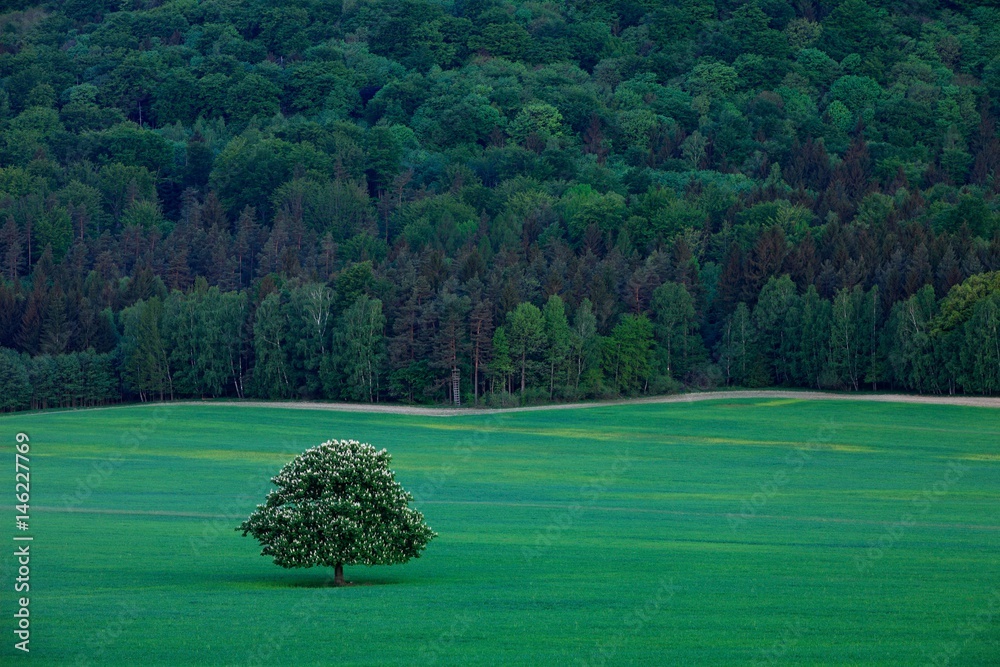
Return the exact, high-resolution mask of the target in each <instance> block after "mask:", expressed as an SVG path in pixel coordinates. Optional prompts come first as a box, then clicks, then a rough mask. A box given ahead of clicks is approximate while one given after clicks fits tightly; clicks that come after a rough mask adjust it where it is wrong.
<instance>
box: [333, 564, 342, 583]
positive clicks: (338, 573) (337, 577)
mask: <svg viewBox="0 0 1000 667" xmlns="http://www.w3.org/2000/svg"><path fill="white" fill-rule="evenodd" d="M333 585H334V586H343V585H344V564H343V563H337V565H336V566H334V568H333Z"/></svg>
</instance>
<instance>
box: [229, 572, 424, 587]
mask: <svg viewBox="0 0 1000 667" xmlns="http://www.w3.org/2000/svg"><path fill="white" fill-rule="evenodd" d="M345 574H346V578H347V583H346V584H345V585H343V586H334V584H333V572H332V571H331V572H330V574H329V575H327V574H325V573H323V572H316V573H314V574H307V573H304V572H302V573H299V572H294V573H291V572H290V573H288V574H283V573H280V572H279V573H276V574H274V575H264V576H253V575H245V576H232V577H226V578H225V579H224V581H227V582H228V583H231V584H235V585H237V586H239V587H240V588H358V587H362V586H405V585H407V584H410V583H412V580H410V579H406V578H402V577H391V576H384V575H382V576H379V575H372V574H363V573H360V572H359V573H357V574H356V575H354V576H351V574H350V573H345ZM215 581H219V579H217V578H216V579H215Z"/></svg>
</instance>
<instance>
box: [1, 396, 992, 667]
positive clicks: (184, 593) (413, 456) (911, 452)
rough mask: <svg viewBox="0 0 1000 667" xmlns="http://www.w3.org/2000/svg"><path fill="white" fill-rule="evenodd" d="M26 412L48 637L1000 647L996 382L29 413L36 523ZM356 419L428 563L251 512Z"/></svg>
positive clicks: (168, 660)
mask: <svg viewBox="0 0 1000 667" xmlns="http://www.w3.org/2000/svg"><path fill="white" fill-rule="evenodd" d="M19 431H24V432H26V433H28V434H29V436H30V437H31V453H30V457H31V461H30V465H31V505H32V511H31V514H30V531H29V534H30V535H31V536H33V537H34V541H33V542H32V543H31V553H32V558H31V575H30V576H31V581H30V585H31V591H30V612H31V621H32V624H31V631H32V634H31V643H30V647H31V660H32V663H33V664H54V665H73V664H95V665H98V664H143V665H160V664H178V665H180V664H193V663H199V664H217V665H223V664H264V665H271V664H289V665H309V664H317V665H320V664H321V665H334V664H336V665H341V664H347V665H355V664H357V665H383V664H389V665H395V664H398V665H422V664H427V665H431V664H435V665H470V664H525V665H547V664H559V665H617V664H622V665H635V664H650V665H742V664H760V665H767V664H809V665H823V664H828V665H876V664H877V665H914V664H928V665H931V664H933V665H943V664H947V665H988V664H994V665H995V664H1000V411H996V410H991V409H985V408H966V407H952V406H927V405H904V404H884V403H864V402H854V401H804V400H773V399H768V400H750V399H743V400H732V399H727V398H725V397H723V398H720V399H719V400H709V401H702V402H697V403H675V404H662V405H653V404H646V405H628V406H614V407H600V408H591V409H578V410H544V411H534V412H513V413H501V414H470V415H469V416H460V417H447V418H441V417H436V418H435V417H425V416H409V415H391V414H362V413H346V412H327V411H312V410H294V409H279V408H263V407H254V408H248V407H233V406H224V405H212V404H206V405H173V406H170V405H167V406H137V407H121V408H112V409H104V410H91V411H67V412H49V413H31V414H17V415H8V416H4V417H2V418H0V439H2V442H3V443H4V449H3V451H4V452H5V453H4V456H5V457H7V458H8V462H7V463H5V464H4V468H5V469H7V470H8V475H7V479H6V481H5V482H4V483H5V484H6V485H7V487H8V488H7V489H6V490H4V491H3V493H4V494H5V495H6V496H7V498H8V502H7V503H6V505H5V507H6V508H7V510H6V512H7V514H8V516H7V517H6V519H3V522H4V523H5V524H6V525H7V526H8V528H7V529H6V531H5V534H6V535H7V537H6V539H7V541H8V545H10V544H12V542H11V540H12V538H13V536H14V535H15V533H16V531H15V529H14V508H13V505H14V503H13V502H12V500H11V499H12V497H13V491H14V473H13V468H14V436H15V434H16V433H17V432H19ZM335 437H336V438H354V439H358V440H362V441H368V442H371V443H372V444H374V445H376V446H377V447H386V448H388V449H389V451H390V452H391V453H392V454H393V467H394V469H395V470H396V473H397V479H398V480H399V481H400V482H401V483H402V484H403V485H404V487H406V488H407V490H409V491H410V492H411V493H413V495H414V496H415V501H414V505H415V506H416V507H417V508H418V509H420V510H421V511H422V512H423V513H424V515H425V517H426V520H427V523H428V524H429V525H430V526H431V527H432V528H433V529H434V530H435V531H437V532H438V533H439V537H438V538H437V539H435V540H434V541H433V542H431V544H430V546H429V547H428V548H427V550H426V551H425V552H424V554H423V556H422V557H420V558H419V559H415V560H413V561H411V562H410V563H408V564H406V565H397V566H392V567H374V568H368V567H348V568H346V576H347V579H348V580H349V581H352V582H353V585H351V586H348V587H344V588H333V587H330V586H328V585H327V584H328V583H329V582H330V581H331V580H332V572H326V571H323V570H321V569H316V568H314V569H303V570H284V569H282V568H279V567H277V566H275V565H274V564H273V563H272V562H271V561H270V559H267V558H264V557H262V556H260V555H259V552H260V549H259V546H258V545H257V543H256V542H255V541H253V540H252V539H251V538H244V537H242V536H241V535H240V534H239V533H238V532H236V531H235V529H234V528H235V526H236V525H238V524H239V522H240V521H241V520H242V519H243V518H245V517H246V515H247V514H249V512H250V511H251V510H252V509H253V508H254V506H255V505H256V504H257V503H258V502H261V501H262V500H263V498H264V496H265V494H266V492H267V490H268V489H269V488H270V485H269V478H270V477H271V476H272V475H273V474H275V473H276V472H277V471H278V470H279V469H280V467H281V466H282V465H283V464H284V463H286V462H287V461H288V460H290V459H291V458H292V457H294V456H295V455H296V454H298V453H299V452H301V451H303V450H305V449H307V448H309V447H311V446H314V445H316V444H319V443H320V442H322V441H324V440H326V439H329V438H335ZM10 551H11V549H5V552H6V555H4V556H3V557H2V562H0V569H2V573H3V583H2V586H3V597H2V600H3V606H2V608H3V610H4V611H3V614H2V618H3V620H0V636H3V637H6V638H7V641H6V642H5V645H4V646H3V647H2V648H0V656H3V661H4V662H6V663H8V664H11V663H12V660H11V659H12V658H14V657H15V656H16V655H17V654H18V653H19V652H18V651H15V650H14V647H13V644H14V642H15V641H16V638H15V637H14V635H13V633H12V630H13V629H14V627H15V622H14V619H13V616H12V614H13V611H12V610H13V609H14V603H15V599H16V597H17V596H15V594H14V593H13V583H14V577H15V576H16V573H15V569H16V565H15V562H14V559H13V557H12V556H10Z"/></svg>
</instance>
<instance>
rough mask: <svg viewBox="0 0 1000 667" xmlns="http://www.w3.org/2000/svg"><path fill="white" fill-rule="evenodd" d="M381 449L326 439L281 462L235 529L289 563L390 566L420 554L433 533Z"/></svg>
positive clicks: (339, 572)
mask: <svg viewBox="0 0 1000 667" xmlns="http://www.w3.org/2000/svg"><path fill="white" fill-rule="evenodd" d="M391 460H392V457H391V456H390V455H389V453H388V452H387V451H386V450H385V449H382V450H376V449H375V448H374V447H373V446H372V445H370V444H367V443H361V442H358V441H357V440H328V441H327V442H324V443H323V444H321V445H319V446H317V447H313V448H312V449H308V450H306V451H305V452H303V453H302V454H300V455H299V456H297V457H295V459H294V460H292V461H291V462H290V463H288V464H287V465H285V467H283V468H282V469H281V472H279V473H278V474H277V475H276V476H275V477H273V478H272V479H271V482H272V483H273V484H274V485H275V486H277V487H278V488H277V489H275V490H273V491H271V492H270V493H268V495H267V500H266V501H265V502H264V504H262V505H258V506H257V509H256V510H254V512H253V513H252V514H251V515H250V517H249V518H248V519H247V520H246V521H244V522H243V523H242V524H241V525H240V526H239V528H237V530H241V531H243V535H244V536H247V535H252V536H253V537H255V538H256V539H257V540H258V541H259V542H260V543H261V545H262V546H263V550H262V551H261V555H263V556H271V557H272V558H273V559H274V562H275V563H276V564H277V565H280V566H282V567H286V568H292V567H313V566H317V565H323V566H327V567H333V568H335V583H336V584H338V585H339V584H343V583H344V578H343V566H344V565H392V564H397V563H405V562H406V561H408V560H410V559H411V558H418V557H419V556H420V552H421V551H423V550H424V548H425V547H426V546H427V544H428V542H430V541H431V540H432V539H433V538H434V537H435V535H436V533H434V532H433V531H432V530H431V529H430V528H428V527H427V525H426V524H425V523H424V518H423V515H422V514H421V513H420V512H418V511H416V510H414V509H411V508H410V507H409V506H408V504H409V502H410V501H411V500H412V499H413V498H412V496H411V495H410V494H409V493H407V492H406V491H404V490H403V487H402V486H401V485H400V484H399V483H398V482H396V480H395V475H394V473H393V472H392V470H391V469H390V468H389V463H390V461H391Z"/></svg>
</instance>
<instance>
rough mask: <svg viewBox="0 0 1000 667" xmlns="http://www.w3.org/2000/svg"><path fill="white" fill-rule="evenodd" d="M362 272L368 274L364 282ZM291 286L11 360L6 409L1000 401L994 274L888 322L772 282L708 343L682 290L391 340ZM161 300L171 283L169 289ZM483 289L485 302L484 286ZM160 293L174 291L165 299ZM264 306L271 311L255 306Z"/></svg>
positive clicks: (470, 311)
mask: <svg viewBox="0 0 1000 667" xmlns="http://www.w3.org/2000/svg"><path fill="white" fill-rule="evenodd" d="M364 269H369V267H367V266H365V267H364ZM358 273H359V274H362V275H361V279H360V280H357V281H356V282H355V284H356V285H357V287H358V291H357V292H356V293H355V294H350V293H340V292H338V291H336V290H335V289H334V288H331V287H330V286H329V285H327V284H323V283H310V282H301V281H298V280H290V281H288V282H286V283H285V284H283V285H281V286H280V287H277V286H276V287H274V289H273V291H270V292H269V293H268V294H267V295H266V296H263V297H262V298H259V303H258V304H257V306H256V308H255V309H251V308H250V307H249V303H250V302H249V300H248V294H247V293H246V292H244V291H234V292H222V291H220V290H219V289H218V287H214V286H213V287H208V285H207V283H206V282H205V281H204V280H199V281H198V283H197V284H196V285H195V286H194V287H193V288H192V289H191V290H189V291H188V292H180V291H177V290H174V291H172V292H169V293H161V294H155V295H153V296H150V297H148V298H145V299H140V300H138V301H137V302H136V303H134V304H133V305H131V306H129V307H127V308H124V309H123V310H121V311H120V313H119V314H118V316H117V318H116V320H117V324H118V326H117V327H116V329H115V330H116V331H118V330H119V328H120V335H119V336H118V340H117V341H116V343H115V346H114V348H113V349H112V350H111V351H109V352H103V353H98V352H94V351H93V349H89V350H87V351H84V352H70V353H63V354H56V355H50V354H41V355H36V356H34V357H32V356H30V355H28V354H18V353H17V352H15V351H14V350H11V349H7V348H0V396H3V401H2V402H0V409H3V410H18V409H26V408H45V407H57V406H62V407H76V406H91V405H99V404H105V403H108V402H116V401H121V400H140V401H147V400H166V399H175V398H192V397H202V398H205V397H226V396H228V397H238V398H244V397H256V398H268V399H291V398H299V399H332V400H348V401H362V402H365V401H367V402H376V401H384V400H398V401H407V402H433V401H452V400H454V398H455V397H454V396H453V395H452V393H451V392H452V385H451V383H450V379H451V376H452V372H454V371H457V372H459V373H460V375H461V383H460V390H459V391H460V392H461V393H460V398H461V399H463V400H464V401H465V402H471V403H474V404H480V405H512V404H518V403H524V402H538V401H546V400H567V399H579V398H598V397H602V398H603V397H613V396H630V395H639V394H651V393H652V394H656V393H665V392H671V391H676V390H678V389H680V388H681V387H682V386H683V385H684V384H687V385H690V386H694V387H698V388H713V387H717V386H723V385H728V386H743V387H764V386H788V387H796V386H797V387H812V388H816V389H848V390H855V391H857V390H860V389H872V390H877V389H879V388H882V389H895V390H899V389H902V390H908V391H916V392H921V393H949V394H951V393H956V392H967V393H981V394H993V393H994V392H997V391H1000V328H998V327H1000V272H991V273H983V274H977V275H975V276H973V277H971V278H969V279H968V280H966V281H965V282H963V283H961V284H959V285H956V286H955V287H953V288H952V289H951V290H949V292H948V293H947V295H946V296H945V297H944V298H942V299H937V298H936V297H935V295H934V289H933V287H931V286H930V285H925V286H923V287H922V288H921V289H919V290H918V291H917V292H916V293H915V294H913V295H912V296H910V297H909V298H907V299H905V300H902V301H897V302H895V303H894V304H892V306H891V307H890V308H888V309H887V310H886V309H885V308H884V305H883V304H884V300H883V299H882V296H881V294H880V288H879V287H878V286H877V285H876V286H873V287H872V288H871V289H869V290H864V289H863V288H862V287H861V286H858V285H856V286H854V287H853V288H850V289H848V288H842V289H839V290H838V291H837V292H836V294H835V296H834V298H833V299H832V300H830V299H825V298H823V297H822V296H820V294H819V292H818V291H817V289H816V287H815V286H814V285H810V286H809V287H808V288H807V289H806V290H805V291H800V290H799V289H798V288H797V287H796V285H795V283H794V281H793V280H792V279H791V277H790V276H789V275H788V274H784V275H781V276H780V277H773V276H772V277H771V278H769V279H768V281H767V283H765V285H764V287H763V289H762V290H761V292H760V294H759V296H758V298H757V299H756V302H755V303H753V304H752V306H751V305H748V304H747V303H746V302H743V301H741V302H739V303H738V304H737V305H736V308H735V309H734V310H733V311H732V312H731V313H729V314H728V315H727V316H726V317H725V318H724V320H723V321H722V323H721V326H720V327H719V336H718V340H717V341H716V342H715V345H714V348H712V349H710V348H709V347H708V346H707V345H706V340H705V338H704V336H703V335H702V332H701V323H700V319H699V317H698V314H697V312H696V303H695V300H694V299H693V298H692V296H691V293H690V292H689V291H688V288H687V287H686V286H685V285H684V284H683V283H679V282H666V283H663V284H661V285H659V286H658V287H657V288H656V289H654V290H653V292H652V294H651V298H650V304H649V308H648V310H644V311H643V312H641V313H639V314H632V313H624V314H622V315H621V316H620V317H619V318H618V321H617V322H616V323H615V325H614V326H613V327H612V328H611V329H610V331H609V333H608V334H607V335H601V334H600V333H599V331H598V326H597V318H596V316H595V314H594V311H593V304H592V303H591V302H590V300H589V299H584V300H583V301H582V302H581V303H580V304H579V305H578V306H577V307H576V308H574V309H572V312H571V310H570V308H569V307H568V304H567V303H566V302H565V301H563V299H562V298H561V297H559V296H558V295H551V296H549V298H548V299H547V300H546V301H545V303H544V305H543V307H542V308H539V307H538V306H536V305H535V304H533V303H530V302H523V303H520V304H518V305H517V306H516V307H515V308H514V310H512V311H509V312H507V313H506V315H505V317H504V318H502V320H499V321H494V319H493V317H492V313H491V312H490V311H491V309H490V308H489V304H488V302H487V301H486V300H484V299H483V296H482V293H481V291H476V292H472V293H466V292H465V290H461V289H460V290H458V291H457V292H448V291H447V290H446V289H444V290H442V292H441V293H439V295H438V296H437V298H432V299H428V301H427V302H426V303H425V304H423V306H422V307H418V308H417V309H416V311H417V312H416V313H414V314H413V315H414V316H413V317H412V318H410V319H404V318H399V319H397V320H396V321H395V322H394V323H393V325H392V326H391V327H387V320H386V317H385V315H384V313H383V304H382V301H381V300H379V299H378V298H372V297H371V296H369V295H368V294H367V293H366V292H365V288H364V284H365V278H368V279H369V280H370V279H371V275H370V274H369V273H368V272H367V271H365V270H362V271H359V272H358ZM160 286H161V285H160ZM473 287H474V288H475V287H478V286H475V285H474V286H473ZM161 292H163V290H162V289H161ZM258 296H259V295H258Z"/></svg>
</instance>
